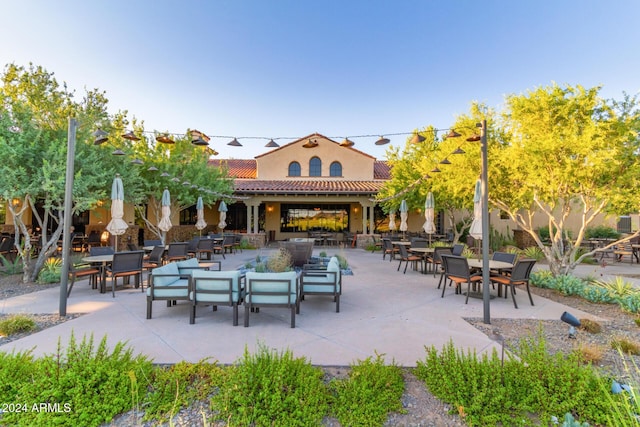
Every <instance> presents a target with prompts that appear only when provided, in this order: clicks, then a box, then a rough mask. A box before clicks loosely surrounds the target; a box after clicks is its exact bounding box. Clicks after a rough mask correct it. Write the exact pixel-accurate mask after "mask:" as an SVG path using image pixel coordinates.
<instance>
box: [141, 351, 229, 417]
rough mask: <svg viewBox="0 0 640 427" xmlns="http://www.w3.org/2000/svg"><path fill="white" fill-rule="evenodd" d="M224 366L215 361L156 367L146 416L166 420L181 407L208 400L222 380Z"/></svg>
mask: <svg viewBox="0 0 640 427" xmlns="http://www.w3.org/2000/svg"><path fill="white" fill-rule="evenodd" d="M222 377H223V370H222V368H220V367H218V365H217V364H215V363H208V362H206V360H201V361H200V362H198V363H187V362H180V363H176V364H175V365H172V366H170V367H168V368H163V367H158V368H156V369H154V370H153V373H152V375H151V384H150V386H149V394H148V395H147V398H146V402H145V404H146V408H147V409H146V411H145V414H144V418H143V419H144V420H154V421H160V422H165V421H168V420H169V419H171V417H172V416H173V415H174V414H175V413H177V412H178V411H179V410H180V409H182V408H186V407H188V406H189V405H191V404H193V403H194V402H196V401H200V400H206V399H207V398H208V397H209V396H210V395H211V394H212V391H213V390H214V389H215V387H217V386H219V385H220V384H221V382H222Z"/></svg>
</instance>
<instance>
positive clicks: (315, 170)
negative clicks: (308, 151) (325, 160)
mask: <svg viewBox="0 0 640 427" xmlns="http://www.w3.org/2000/svg"><path fill="white" fill-rule="evenodd" d="M309 176H322V160H320V158H319V157H312V158H311V160H309Z"/></svg>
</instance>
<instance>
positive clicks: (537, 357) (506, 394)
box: [416, 329, 610, 425]
mask: <svg viewBox="0 0 640 427" xmlns="http://www.w3.org/2000/svg"><path fill="white" fill-rule="evenodd" d="M516 356H517V358H516V357H510V356H508V357H507V360H504V363H502V361H501V359H500V358H499V357H498V356H497V351H495V350H494V351H493V352H492V354H491V356H489V355H486V354H484V355H482V356H481V357H478V356H477V355H476V354H475V352H473V353H472V352H469V351H468V352H467V353H463V352H462V351H458V350H456V349H455V348H454V347H453V343H452V342H450V343H449V344H448V345H446V346H445V347H444V348H443V350H442V351H441V352H440V353H439V352H438V351H437V350H436V349H435V348H434V347H431V349H428V350H427V357H426V359H425V360H424V361H418V364H417V368H416V375H417V376H418V377H419V378H421V379H423V380H424V381H425V383H426V385H427V387H428V388H429V390H430V391H431V392H432V393H433V394H434V395H436V396H437V397H438V398H440V399H441V400H443V401H445V402H448V403H449V404H451V405H452V406H453V408H454V410H456V411H457V412H458V413H459V414H461V416H463V418H464V419H465V422H466V423H468V424H469V425H516V424H517V425H537V424H539V420H551V418H552V417H557V415H558V414H566V413H572V414H574V415H576V416H577V417H578V418H579V419H582V420H588V421H589V422H593V423H601V424H602V423H604V422H605V421H606V414H607V411H608V410H609V409H610V408H609V406H608V403H606V402H605V396H604V394H605V392H604V391H602V390H601V387H602V381H603V380H602V378H601V377H600V376H599V375H598V374H597V372H596V371H595V370H594V369H593V368H592V367H590V366H588V365H586V366H583V365H582V364H581V360H580V355H579V353H578V352H573V353H571V354H569V355H568V356H565V355H563V354H562V353H556V354H555V355H551V354H550V352H549V351H548V349H547V348H546V344H545V341H544V333H543V331H542V329H540V330H539V332H538V334H537V335H536V336H532V337H530V338H529V339H525V340H523V341H521V343H520V345H519V348H518V351H517V352H516ZM486 390H491V392H490V393H487V392H486ZM532 414H534V415H535V417H533V418H532V417H531V415H532ZM534 418H537V422H536V419H534ZM542 425H546V422H543V423H542Z"/></svg>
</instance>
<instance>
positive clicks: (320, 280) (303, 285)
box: [300, 257, 342, 313]
mask: <svg viewBox="0 0 640 427" xmlns="http://www.w3.org/2000/svg"><path fill="white" fill-rule="evenodd" d="M341 294H342V273H341V271H340V264H339V263H338V258H336V257H332V258H331V260H330V261H329V264H327V268H326V269H324V270H319V269H310V270H303V271H302V274H301V275H300V300H304V297H305V296H306V295H325V296H331V297H333V300H334V301H335V303H336V313H339V312H340V295H341Z"/></svg>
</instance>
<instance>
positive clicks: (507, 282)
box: [490, 259, 536, 308]
mask: <svg viewBox="0 0 640 427" xmlns="http://www.w3.org/2000/svg"><path fill="white" fill-rule="evenodd" d="M535 263H536V260H535V259H521V260H520V261H518V262H517V263H516V265H515V266H514V267H513V271H512V272H511V275H510V276H507V275H504V274H501V275H495V276H491V278H490V280H491V282H492V283H497V284H498V295H501V294H502V289H501V287H502V286H503V285H504V286H505V287H507V288H510V289H511V298H512V299H513V305H514V307H515V308H518V303H516V291H515V287H516V286H520V285H524V286H525V287H526V288H527V294H528V295H529V301H530V302H531V305H534V304H533V298H531V291H530V290H529V277H530V275H531V270H533V265H534V264H535ZM504 297H505V298H506V297H507V290H506V289H505V293H504Z"/></svg>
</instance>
